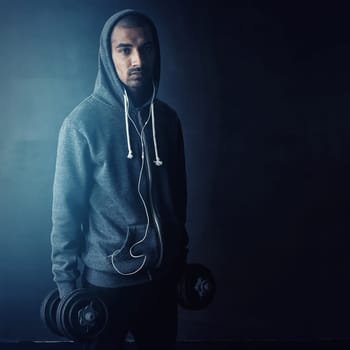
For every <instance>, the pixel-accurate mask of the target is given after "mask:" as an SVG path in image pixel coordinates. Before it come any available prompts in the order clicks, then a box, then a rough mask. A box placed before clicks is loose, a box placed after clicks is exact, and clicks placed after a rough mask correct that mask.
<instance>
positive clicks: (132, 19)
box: [115, 14, 152, 28]
mask: <svg viewBox="0 0 350 350" xmlns="http://www.w3.org/2000/svg"><path fill="white" fill-rule="evenodd" d="M115 25H116V26H119V27H123V28H135V27H146V26H147V27H149V28H152V24H151V23H150V21H149V19H148V18H147V17H146V16H144V15H142V14H132V15H127V16H124V17H122V18H121V19H120V20H119V21H118V22H117V23H116V24H115Z"/></svg>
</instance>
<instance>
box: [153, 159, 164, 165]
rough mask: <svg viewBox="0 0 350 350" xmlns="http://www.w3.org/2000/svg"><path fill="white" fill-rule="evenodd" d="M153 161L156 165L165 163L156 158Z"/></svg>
mask: <svg viewBox="0 0 350 350" xmlns="http://www.w3.org/2000/svg"><path fill="white" fill-rule="evenodd" d="M153 163H154V164H155V165H156V166H161V165H163V162H162V161H161V160H160V159H157V160H154V161H153Z"/></svg>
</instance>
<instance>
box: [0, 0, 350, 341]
mask: <svg viewBox="0 0 350 350" xmlns="http://www.w3.org/2000/svg"><path fill="white" fill-rule="evenodd" d="M281 3H282V4H279V3H277V2H276V3H273V4H272V3H268V2H265V1H264V2H261V1H255V2H254V1H246V2H232V3H231V5H227V4H225V3H224V2H223V1H212V2H207V3H206V2H198V3H194V2H191V3H188V2H185V1H160V0H159V1H156V0H149V1H109V0H85V1H83V0H79V1H78V0H74V1H73V0H51V1H40V0H32V1H25V0H12V1H10V0H8V1H7V0H0V44H1V47H0V77H1V79H0V288H1V289H0V340H1V341H3V340H45V339H57V338H55V337H54V336H52V335H51V334H49V332H48V331H47V330H46V329H45V328H44V326H43V325H42V324H41V322H40V319H39V306H40V303H41V300H42V299H43V297H44V296H45V295H46V294H47V292H48V291H49V290H51V289H52V288H54V287H55V286H54V284H53V282H52V275H51V262H50V241H49V238H50V237H49V236H50V229H51V217H50V215H51V200H52V197H51V196H52V181H53V174H54V164H55V156H56V145H57V135H58V130H59V127H60V125H61V123H62V121H63V119H64V117H65V116H66V115H67V114H68V113H69V112H70V111H71V110H72V109H73V108H74V107H75V106H76V105H77V104H78V103H79V102H80V101H81V100H82V99H83V98H85V97H86V96H87V95H89V94H90V93H91V91H92V88H93V85H94V81H95V77H96V72H97V51H98V45H99V35H100V31H101V29H102V26H103V24H104V22H105V21H106V19H107V18H108V17H109V16H110V15H111V14H113V13H114V12H116V11H118V10H120V9H123V8H134V9H137V10H140V11H143V12H145V13H146V14H148V15H149V16H151V17H152V18H153V19H154V21H155V23H156V25H157V27H158V30H159V36H160V43H161V50H162V75H161V85H160V91H159V96H160V98H162V99H164V100H165V101H166V102H168V103H169V104H170V105H172V106H173V107H174V108H175V109H176V110H177V111H178V114H179V116H180V118H181V120H182V124H183V129H184V137H185V144H186V157H187V173H188V190H189V207H188V231H189V234H190V254H189V261H190V262H201V263H203V264H205V265H207V266H208V267H210V268H211V269H212V271H213V273H214V274H215V277H216V280H217V289H218V290H217V296H216V299H215V300H214V302H213V304H212V305H210V307H208V308H207V309H206V310H204V311H200V312H188V311H183V310H181V313H180V324H179V339H184V340H188V339H189V340H200V339H201V340H222V339H257V338H259V339H261V338H263V339H271V338H274V339H284V340H288V339H319V338H337V339H340V338H348V337H349V336H350V330H349V311H350V303H349V295H350V294H349V292H350V290H349V289H350V288H349V286H350V283H349V254H348V250H349V238H348V236H349V226H350V225H349V219H348V218H349V215H348V210H349V201H348V197H349V192H350V188H349V175H350V170H349V169H350V168H349V157H348V153H349V149H350V144H349V142H350V140H349V136H348V134H349V95H350V91H349V78H350V68H349V62H350V43H349V34H350V30H349V24H348V13H349V12H348V10H347V8H346V7H345V6H340V5H339V4H337V3H336V2H332V3H330V2H329V3H328V5H327V6H323V5H320V4H317V5H311V2H310V3H307V2H303V3H300V4H299V3H298V2H293V4H290V2H288V4H286V3H284V2H281Z"/></svg>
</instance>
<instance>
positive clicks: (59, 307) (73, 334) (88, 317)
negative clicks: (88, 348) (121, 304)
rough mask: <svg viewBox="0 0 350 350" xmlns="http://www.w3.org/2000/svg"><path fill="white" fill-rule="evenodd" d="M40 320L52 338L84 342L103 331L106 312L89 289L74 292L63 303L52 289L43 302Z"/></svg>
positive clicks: (104, 306) (104, 307)
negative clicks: (56, 336)
mask: <svg viewBox="0 0 350 350" xmlns="http://www.w3.org/2000/svg"><path fill="white" fill-rule="evenodd" d="M40 317H41V319H42V321H43V322H44V324H45V325H46V327H47V328H48V329H49V330H50V331H51V332H53V333H54V334H56V335H58V336H62V337H67V338H69V339H71V340H75V341H80V342H86V341H89V340H91V339H94V338H95V337H97V336H98V335H99V334H100V333H101V332H102V331H103V330H104V328H105V327H106V325H107V321H108V310H107V307H106V305H105V303H104V302H103V301H102V300H101V299H100V298H98V297H97V296H96V295H94V294H92V293H91V292H90V291H89V290H88V289H84V288H80V289H75V290H73V291H72V292H71V293H69V294H68V295H66V296H64V297H63V298H62V299H60V297H59V293H58V290H57V289H54V290H52V291H51V292H50V293H49V294H48V295H47V297H46V298H45V299H44V300H43V302H42V304H41V308H40Z"/></svg>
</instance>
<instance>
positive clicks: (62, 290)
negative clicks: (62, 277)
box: [56, 281, 76, 299]
mask: <svg viewBox="0 0 350 350" xmlns="http://www.w3.org/2000/svg"><path fill="white" fill-rule="evenodd" d="M56 284H57V288H58V293H59V295H60V299H62V298H63V297H65V296H66V295H67V294H69V293H70V292H72V291H73V290H74V289H76V283H75V281H66V282H57V283H56Z"/></svg>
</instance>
